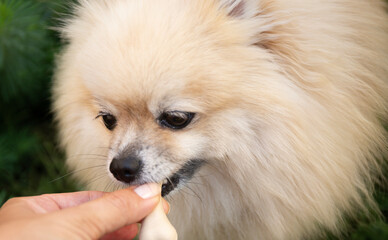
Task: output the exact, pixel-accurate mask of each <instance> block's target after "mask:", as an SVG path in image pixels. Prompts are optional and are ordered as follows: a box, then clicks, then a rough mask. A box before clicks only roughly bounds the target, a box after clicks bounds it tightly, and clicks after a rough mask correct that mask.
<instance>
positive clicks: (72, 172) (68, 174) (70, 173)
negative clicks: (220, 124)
mask: <svg viewBox="0 0 388 240" xmlns="http://www.w3.org/2000/svg"><path fill="white" fill-rule="evenodd" d="M100 167H105V164H104V165H97V166H91V167H87V168H83V169H79V170H74V171H71V172H69V173H66V174H65V175H63V176H60V177H58V178H56V179H53V180H51V181H50V182H49V183H52V182H55V181H58V180H60V179H63V178H65V177H67V176H70V175H72V174H77V173H79V172H82V171H85V170H90V169H92V168H100Z"/></svg>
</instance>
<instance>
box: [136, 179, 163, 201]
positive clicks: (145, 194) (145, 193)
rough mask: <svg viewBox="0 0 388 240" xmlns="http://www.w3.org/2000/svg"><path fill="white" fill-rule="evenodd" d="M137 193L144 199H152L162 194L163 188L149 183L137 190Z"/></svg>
mask: <svg viewBox="0 0 388 240" xmlns="http://www.w3.org/2000/svg"><path fill="white" fill-rule="evenodd" d="M134 191H135V193H136V194H137V195H139V196H140V197H141V198H143V199H148V198H152V197H154V196H156V195H158V194H160V192H161V188H160V185H159V184H156V183H148V184H144V185H141V186H138V187H137V188H135V190H134Z"/></svg>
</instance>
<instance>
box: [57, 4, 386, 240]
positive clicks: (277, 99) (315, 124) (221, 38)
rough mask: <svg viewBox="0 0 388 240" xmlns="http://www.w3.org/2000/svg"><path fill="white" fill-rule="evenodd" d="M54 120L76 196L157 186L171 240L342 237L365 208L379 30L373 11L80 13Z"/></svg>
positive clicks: (372, 164)
mask: <svg viewBox="0 0 388 240" xmlns="http://www.w3.org/2000/svg"><path fill="white" fill-rule="evenodd" d="M61 35H62V37H63V39H64V41H65V42H66V43H67V44H66V45H65V46H64V49H63V51H62V53H61V54H60V55H59V56H58V60H57V69H56V75H55V79H54V86H53V111H54V113H55V116H56V118H55V119H56V121H57V123H58V128H59V138H60V142H61V146H62V147H63V148H64V149H65V151H66V154H67V164H68V166H69V167H70V169H72V170H73V171H74V175H76V177H77V179H78V181H80V182H81V183H83V184H85V186H86V187H87V188H88V189H93V190H101V191H114V190H116V189H120V188H125V187H128V186H131V185H140V184H144V183H149V182H157V183H163V185H162V195H163V196H164V197H165V198H166V199H167V200H168V201H169V202H170V204H171V206H172V210H171V212H170V214H169V218H170V220H171V221H172V223H173V225H174V226H175V227H176V228H177V231H178V235H179V238H180V239H185V240H186V239H279V240H281V239H291V240H292V239H306V238H308V239H310V238H323V237H324V236H325V233H326V232H331V233H333V234H336V235H340V234H341V232H343V231H344V229H346V228H345V227H344V226H346V220H345V219H349V218H350V219H351V218H357V217H358V216H359V214H360V212H362V214H367V213H368V210H370V209H376V208H377V207H376V203H375V201H374V200H373V197H372V194H373V186H374V184H375V183H376V181H377V180H379V179H380V178H381V175H382V173H381V169H382V166H383V165H384V164H385V160H384V156H386V155H385V154H386V151H387V136H386V132H385V130H384V127H383V123H382V122H383V121H384V120H386V119H387V109H388V83H387V79H388V44H387V43H388V18H387V14H386V11H385V6H384V3H383V2H381V1H377V0H359V1H354V0H333V1H325V0H287V1H284V0H197V1H191V0H166V1H157V0H141V1H140V0H81V1H80V3H79V4H77V6H76V7H75V8H74V14H73V15H72V16H71V17H69V18H68V19H66V20H65V21H64V24H63V26H62V27H61Z"/></svg>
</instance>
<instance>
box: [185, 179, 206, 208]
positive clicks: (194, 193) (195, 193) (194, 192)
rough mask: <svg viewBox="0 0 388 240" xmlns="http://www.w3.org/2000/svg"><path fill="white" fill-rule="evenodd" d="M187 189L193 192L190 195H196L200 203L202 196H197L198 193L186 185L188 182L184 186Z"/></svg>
mask: <svg viewBox="0 0 388 240" xmlns="http://www.w3.org/2000/svg"><path fill="white" fill-rule="evenodd" d="M185 187H186V188H187V189H189V190H190V191H191V192H192V193H193V194H191V195H192V196H195V197H197V198H198V199H199V201H200V202H201V203H203V201H202V198H201V197H200V196H199V194H198V193H197V192H196V191H194V189H192V188H191V187H189V186H188V184H187V185H186V186H185Z"/></svg>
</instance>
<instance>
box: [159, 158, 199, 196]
mask: <svg viewBox="0 0 388 240" xmlns="http://www.w3.org/2000/svg"><path fill="white" fill-rule="evenodd" d="M204 163H205V161H204V160H199V159H195V160H190V161H189V162H187V163H186V164H184V165H183V166H182V167H181V168H180V169H179V170H178V171H177V172H176V173H174V174H173V175H172V176H171V177H168V178H166V179H165V180H164V181H163V184H162V196H163V197H165V196H167V195H168V194H169V193H170V192H172V191H173V190H174V189H175V188H177V187H179V186H181V185H182V184H184V183H185V182H187V181H189V180H190V179H191V178H192V177H193V175H194V174H195V173H196V172H197V171H198V170H199V168H200V167H201V166H202V165H203V164H204Z"/></svg>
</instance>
